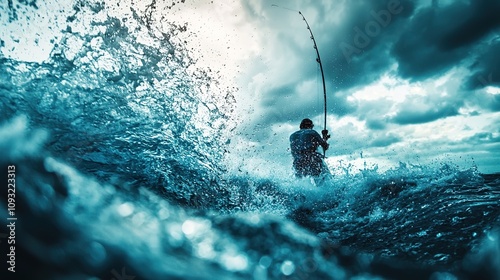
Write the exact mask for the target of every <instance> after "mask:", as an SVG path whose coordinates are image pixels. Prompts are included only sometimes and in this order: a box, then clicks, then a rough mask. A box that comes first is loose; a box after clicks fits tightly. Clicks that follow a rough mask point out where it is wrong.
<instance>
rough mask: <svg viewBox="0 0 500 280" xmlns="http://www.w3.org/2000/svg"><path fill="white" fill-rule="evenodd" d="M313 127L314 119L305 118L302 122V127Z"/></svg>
mask: <svg viewBox="0 0 500 280" xmlns="http://www.w3.org/2000/svg"><path fill="white" fill-rule="evenodd" d="M313 127H314V124H313V121H311V120H310V119H303V120H302V121H301V122H300V129H307V128H313Z"/></svg>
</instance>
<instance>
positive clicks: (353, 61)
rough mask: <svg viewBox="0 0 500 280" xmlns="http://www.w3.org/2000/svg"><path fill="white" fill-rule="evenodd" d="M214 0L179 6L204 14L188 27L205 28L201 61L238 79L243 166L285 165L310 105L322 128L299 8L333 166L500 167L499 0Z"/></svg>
mask: <svg viewBox="0 0 500 280" xmlns="http://www.w3.org/2000/svg"><path fill="white" fill-rule="evenodd" d="M214 2H215V3H210V1H209V3H206V4H199V2H198V4H197V5H196V7H195V8H193V9H191V11H189V10H190V9H186V7H187V6H189V2H186V5H185V6H183V7H181V8H182V9H181V10H183V11H184V12H185V13H190V12H191V15H192V11H193V10H195V11H196V13H197V15H198V16H199V17H198V18H199V19H198V20H190V27H191V28H192V30H197V28H199V29H200V30H203V31H202V32H198V34H199V36H198V37H199V38H198V39H200V40H202V41H203V42H204V46H206V53H205V54H204V59H205V60H206V63H207V64H209V65H211V66H215V65H218V64H220V65H223V67H222V68H223V69H225V71H226V75H225V76H226V77H228V78H231V79H234V81H235V82H236V83H237V84H238V87H239V89H240V90H239V91H238V93H237V95H238V96H237V97H238V107H239V109H238V112H239V118H240V121H241V124H240V125H239V126H238V129H237V135H235V136H234V137H233V145H234V147H233V154H234V155H235V158H239V160H240V161H241V162H240V163H241V164H243V163H244V164H246V166H243V167H242V166H240V165H238V167H239V168H241V169H242V170H252V171H254V172H260V173H262V174H272V173H276V172H278V173H279V172H290V171H291V169H290V165H291V157H290V155H289V150H288V145H289V144H288V136H289V135H290V134H291V133H292V132H293V131H294V130H296V129H297V128H298V124H299V122H300V120H301V119H302V118H304V117H309V118H312V119H313V120H314V121H315V124H316V127H315V128H316V129H317V130H321V129H322V126H323V89H322V84H321V74H320V71H319V65H318V63H316V61H315V60H316V53H315V51H314V49H313V42H312V40H311V39H310V36H309V33H308V30H307V29H306V25H305V23H304V21H303V20H302V18H301V16H300V15H299V14H298V12H297V11H299V10H300V11H301V12H302V13H303V14H304V16H305V17H306V19H307V21H308V22H309V25H310V26H311V29H312V31H313V33H314V36H315V39H316V42H317V45H318V48H319V51H320V55H321V59H322V62H323V68H324V74H325V78H326V86H327V101H328V102H327V104H328V120H327V128H328V129H329V130H330V131H331V134H332V138H331V139H330V144H331V149H330V150H329V151H328V152H327V156H328V159H327V162H328V164H329V165H330V166H331V167H332V168H334V169H339V168H341V167H347V166H349V165H351V166H352V168H351V169H352V170H357V169H360V168H364V166H367V167H368V168H372V167H373V166H375V165H377V166H379V168H380V169H384V168H391V167H394V166H397V165H398V162H404V163H407V164H415V165H430V166H441V164H443V163H451V164H454V165H458V166H459V167H460V168H470V167H472V166H474V165H477V166H478V168H479V170H480V171H482V172H486V173H490V172H500V164H499V163H498V160H499V159H500V112H499V111H500V17H499V16H498V15H499V14H500V1H498V0H476V1H465V0H464V1H457V0H455V1H443V0H442V1H437V0H434V1H432V0H414V1H411V0H400V1H397V0H370V1H368V0H357V1H355V0H353V1H347V0H328V1H327V0H325V1H312V0H311V1H306V0H302V1H285V0H275V1H264V0H261V1H233V2H229V3H219V4H217V2H219V1H214ZM273 4H274V5H278V6H280V7H281V8H277V7H273V6H272V5H273ZM178 15H183V13H182V11H181V12H180V13H179V14H178ZM184 16H185V17H184V19H185V18H188V15H187V14H185V15H184ZM203 18H207V20H208V21H209V22H210V24H207V22H206V21H204V20H202V19H203ZM223 71H224V70H223ZM270 163H271V164H275V166H279V167H281V168H279V169H280V170H279V171H277V170H274V171H271V170H273V168H270V167H269V164H270Z"/></svg>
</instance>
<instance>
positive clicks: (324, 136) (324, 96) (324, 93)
mask: <svg viewBox="0 0 500 280" xmlns="http://www.w3.org/2000/svg"><path fill="white" fill-rule="evenodd" d="M272 6H273V7H276V8H282V9H285V10H289V11H293V12H298V13H299V15H301V16H302V19H303V20H304V22H305V23H306V26H307V30H309V34H311V40H312V41H313V48H314V50H315V51H316V61H317V62H318V64H319V69H320V71H321V79H322V81H323V99H324V102H323V104H324V111H325V112H324V123H323V124H324V125H323V130H322V131H321V134H322V135H323V139H324V140H325V141H326V140H328V138H330V135H328V130H327V129H326V112H327V106H326V104H327V103H326V83H325V74H324V72H323V64H322V63H321V57H320V55H319V49H318V45H317V44H316V39H314V35H313V32H312V29H311V27H310V26H309V23H308V22H307V20H306V17H305V16H304V14H302V12H301V11H296V10H292V9H289V8H284V7H280V6H278V5H275V4H273V5H272ZM325 153H326V151H325V150H323V155H325Z"/></svg>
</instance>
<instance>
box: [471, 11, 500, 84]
mask: <svg viewBox="0 0 500 280" xmlns="http://www.w3.org/2000/svg"><path fill="white" fill-rule="evenodd" d="M499 18H500V16H499ZM485 45H486V46H487V48H486V50H485V51H484V52H483V53H479V54H478V55H477V58H476V59H475V61H474V63H473V64H472V65H471V66H470V67H469V68H470V69H471V72H472V75H471V77H470V78H469V80H468V81H467V83H466V84H465V85H464V87H465V88H466V89H468V90H472V89H478V88H483V87H486V86H500V35H498V36H497V37H496V38H495V39H494V41H492V42H487V43H485Z"/></svg>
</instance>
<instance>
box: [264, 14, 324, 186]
mask: <svg viewBox="0 0 500 280" xmlns="http://www.w3.org/2000/svg"><path fill="white" fill-rule="evenodd" d="M273 6H274V7H278V8H280V7H279V6H277V5H273ZM284 9H286V10H291V9H288V8H284ZM291 11H293V10H291ZM296 12H298V13H299V14H300V15H301V16H302V19H303V20H304V22H305V23H306V26H307V30H309V33H310V34H311V39H312V41H313V47H314V50H315V51H316V61H317V62H318V64H319V68H320V71H321V79H322V82H323V100H324V101H323V104H324V106H323V108H324V122H323V130H322V131H321V134H322V137H321V136H320V135H319V133H318V132H316V131H315V130H313V129H312V128H313V127H314V124H313V122H312V121H311V120H310V119H308V118H305V119H303V120H302V122H301V123H300V126H299V127H300V130H299V131H296V132H294V133H293V134H292V135H290V149H291V151H292V157H293V167H294V169H295V175H296V176H297V177H299V178H301V177H305V176H311V177H313V178H314V179H315V182H316V184H317V185H318V183H319V182H320V181H321V182H322V181H324V179H325V178H328V177H330V176H331V174H330V171H329V170H328V168H327V166H326V164H325V162H324V161H323V159H324V158H325V155H326V150H327V149H328V147H329V144H328V143H327V142H326V141H327V140H328V139H329V138H330V135H329V134H328V130H327V129H326V119H327V100H326V96H327V95H326V83H325V74H324V72H323V64H322V63H321V57H320V55H319V50H318V45H317V44H316V40H315V39H314V35H313V33H312V30H311V27H310V26H309V23H308V22H307V20H306V18H305V16H304V15H303V14H302V12H300V11H296ZM319 146H321V147H322V148H323V155H321V154H320V153H317V152H316V150H317V148H318V147H319ZM318 179H319V180H318Z"/></svg>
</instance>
